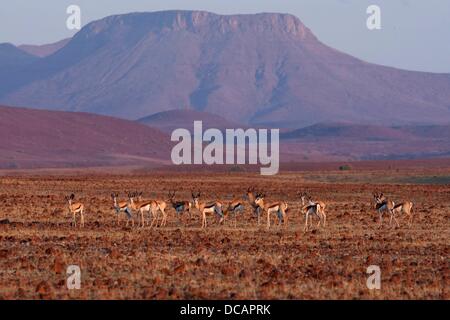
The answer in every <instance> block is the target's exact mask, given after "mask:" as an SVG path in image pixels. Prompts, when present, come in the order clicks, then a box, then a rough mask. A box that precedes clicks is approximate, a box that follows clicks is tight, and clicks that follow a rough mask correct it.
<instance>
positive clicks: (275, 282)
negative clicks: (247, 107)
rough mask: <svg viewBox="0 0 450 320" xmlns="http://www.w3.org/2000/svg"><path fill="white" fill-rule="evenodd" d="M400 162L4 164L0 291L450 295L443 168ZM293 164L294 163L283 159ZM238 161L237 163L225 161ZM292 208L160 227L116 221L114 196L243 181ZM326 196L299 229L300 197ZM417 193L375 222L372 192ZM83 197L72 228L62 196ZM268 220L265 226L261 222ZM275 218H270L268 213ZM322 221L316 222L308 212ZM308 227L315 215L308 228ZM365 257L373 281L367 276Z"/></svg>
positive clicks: (78, 295) (105, 295)
mask: <svg viewBox="0 0 450 320" xmlns="http://www.w3.org/2000/svg"><path fill="white" fill-rule="evenodd" d="M448 164H449V163H448V161H447V160H443V161H441V162H439V163H438V164H435V165H433V166H431V167H428V168H427V167H425V166H421V165H419V166H418V167H408V166H405V165H404V164H402V163H401V162H398V163H396V164H387V163H383V162H381V161H380V162H374V163H372V164H370V165H365V166H364V165H359V166H358V165H355V166H353V167H352V168H351V170H348V171H339V170H335V169H333V168H332V167H331V168H326V167H324V168H322V169H321V168H312V169H311V170H301V171H283V172H282V173H281V174H279V175H277V176H274V177H263V176H260V175H258V174H256V173H252V172H245V170H242V172H226V171H223V172H202V173H192V172H175V171H170V170H168V171H148V172H142V171H130V172H124V173H122V174H113V173H114V170H109V171H108V170H106V171H105V170H103V171H99V172H95V173H92V172H89V171H81V172H76V174H75V173H74V172H73V171H70V170H68V171H64V172H53V173H50V172H47V171H41V172H39V171H30V172H27V173H26V174H25V173H23V174H21V173H20V172H19V173H18V172H15V173H13V172H9V171H5V172H2V173H1V174H2V176H1V178H0V204H1V206H0V281H1V286H0V298H1V299H41V298H44V299H92V298H93V299H206V298H211V299H355V298H357V299H449V298H450V292H449V288H450V269H449V243H450V219H449V216H450V165H448ZM291 169H292V168H291ZM231 171H237V170H231ZM250 186H254V187H255V188H256V189H257V190H261V191H264V192H265V193H266V198H267V199H269V200H285V201H287V202H288V204H289V208H290V209H289V211H288V217H289V219H288V224H287V226H284V227H283V226H278V225H275V224H273V225H272V227H271V229H270V230H267V229H266V226H265V224H264V223H261V225H260V226H258V225H257V221H256V218H255V217H254V216H253V214H252V211H251V208H250V206H249V205H247V207H246V208H245V210H244V213H243V214H242V215H240V216H238V217H237V226H236V227H234V223H233V219H232V218H231V217H228V218H227V219H226V221H225V223H224V224H223V225H220V224H218V221H217V219H216V217H212V216H211V217H209V218H208V227H207V229H206V230H202V229H201V228H200V226H201V219H200V215H199V213H198V211H197V210H195V209H194V210H192V212H191V218H189V217H188V216H187V215H185V216H183V217H182V219H181V220H178V219H177V218H176V216H175V211H174V210H173V209H172V208H169V209H168V210H167V211H168V212H169V220H168V224H167V226H166V227H158V228H152V229H150V228H149V227H144V228H138V227H137V224H136V225H135V226H134V227H131V226H128V227H127V226H125V218H124V217H122V220H121V225H120V226H117V225H116V214H115V212H114V210H113V208H112V201H111V198H110V194H111V192H119V194H120V199H125V198H126V196H125V191H134V190H137V191H141V192H143V196H144V198H145V199H162V200H167V198H168V192H169V190H177V194H176V197H175V198H176V199H177V200H191V197H190V195H191V190H193V189H194V190H200V191H202V193H203V194H204V196H203V199H204V200H206V201H209V200H221V201H223V202H224V203H225V204H226V203H228V202H229V201H230V200H231V199H232V198H233V197H236V198H241V199H243V197H244V194H245V191H246V189H247V188H248V187H250ZM299 191H300V192H301V191H308V192H309V193H310V194H311V195H312V196H313V198H314V199H317V200H322V201H324V202H325V203H326V204H327V209H326V210H327V216H328V219H327V222H328V224H327V226H326V227H325V228H314V229H313V230H312V231H309V232H306V233H305V232H303V227H304V216H303V215H302V214H301V213H300V208H301V202H300V199H299V197H298V196H297V193H298V192H299ZM374 191H381V192H384V193H385V194H386V195H387V196H388V197H389V198H391V199H392V200H394V201H403V200H411V201H413V203H414V209H413V213H414V222H413V224H412V226H411V227H408V226H407V217H405V216H404V215H400V216H399V218H398V219H399V223H400V227H399V228H390V227H389V219H388V218H387V217H386V216H385V219H384V226H383V227H382V228H381V229H378V215H377V213H376V212H375V210H374V204H373V199H372V193H373V192H374ZM72 192H74V193H75V194H76V197H77V199H78V200H79V201H82V202H83V203H84V204H85V206H86V214H85V218H86V225H85V228H82V229H80V228H72V227H71V226H70V221H71V216H70V215H69V212H68V208H67V204H66V202H65V200H64V196H66V195H68V194H70V193H72ZM265 218H266V216H264V219H263V220H262V221H263V222H265V221H266V219H265ZM273 222H275V220H273ZM314 222H317V220H314ZM314 225H315V224H314ZM69 265H78V266H80V268H81V289H80V290H68V289H67V286H66V279H67V274H66V268H67V266H69ZM369 265H378V266H379V267H380V269H381V289H380V290H369V289H368V288H367V286H366V280H367V277H368V274H367V273H366V270H367V267H368V266H369Z"/></svg>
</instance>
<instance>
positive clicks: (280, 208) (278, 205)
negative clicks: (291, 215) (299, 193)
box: [255, 193, 288, 229]
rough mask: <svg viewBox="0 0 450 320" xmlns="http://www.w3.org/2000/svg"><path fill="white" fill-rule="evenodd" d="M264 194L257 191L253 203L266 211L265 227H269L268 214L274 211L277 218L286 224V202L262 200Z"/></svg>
mask: <svg viewBox="0 0 450 320" xmlns="http://www.w3.org/2000/svg"><path fill="white" fill-rule="evenodd" d="M264 198H265V194H262V193H258V194H257V195H256V200H255V203H256V204H257V205H258V206H259V207H261V209H262V210H263V211H264V210H265V211H266V212H267V229H270V215H271V214H272V213H276V214H277V216H278V220H279V221H282V222H283V224H284V225H286V224H287V215H286V213H287V210H288V204H287V202H285V201H277V202H269V203H265V202H264Z"/></svg>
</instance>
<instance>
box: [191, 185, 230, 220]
mask: <svg viewBox="0 0 450 320" xmlns="http://www.w3.org/2000/svg"><path fill="white" fill-rule="evenodd" d="M200 195H201V194H200V192H197V193H194V192H192V200H193V201H194V206H195V208H197V210H198V211H200V214H201V215H202V229H203V228H206V215H209V214H212V213H215V214H217V215H218V216H219V217H220V221H219V223H222V222H223V220H224V215H223V212H222V203H221V202H220V201H213V202H209V203H207V202H203V201H202V202H200Z"/></svg>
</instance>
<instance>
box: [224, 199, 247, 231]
mask: <svg viewBox="0 0 450 320" xmlns="http://www.w3.org/2000/svg"><path fill="white" fill-rule="evenodd" d="M243 211H244V203H243V201H241V200H237V199H234V200H232V201H231V202H230V203H229V204H228V206H227V207H226V208H225V210H224V212H223V216H224V217H226V216H227V215H228V213H231V212H232V213H233V218H234V227H235V228H236V225H237V221H236V215H237V214H238V213H242V212H243Z"/></svg>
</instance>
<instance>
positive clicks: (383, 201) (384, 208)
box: [373, 192, 400, 228]
mask: <svg viewBox="0 0 450 320" xmlns="http://www.w3.org/2000/svg"><path fill="white" fill-rule="evenodd" d="M373 198H374V200H375V210H376V211H377V212H378V215H379V216H380V225H379V228H381V227H382V226H383V213H384V212H388V213H389V214H390V215H391V219H390V220H389V226H392V219H394V221H395V223H396V224H397V227H399V226H400V225H399V224H398V221H397V218H395V213H396V211H394V207H395V203H394V201H391V200H389V199H387V198H386V197H385V196H384V195H383V193H380V194H377V193H375V192H374V194H373Z"/></svg>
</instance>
